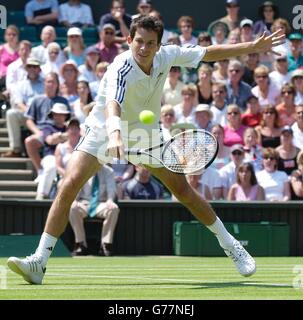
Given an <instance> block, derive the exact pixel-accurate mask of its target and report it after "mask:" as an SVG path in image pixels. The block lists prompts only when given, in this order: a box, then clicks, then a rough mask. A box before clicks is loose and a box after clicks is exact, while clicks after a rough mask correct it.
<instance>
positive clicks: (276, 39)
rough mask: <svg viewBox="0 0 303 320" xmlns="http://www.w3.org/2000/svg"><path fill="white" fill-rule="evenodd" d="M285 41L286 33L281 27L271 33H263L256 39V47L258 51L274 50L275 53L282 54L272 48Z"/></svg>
mask: <svg viewBox="0 0 303 320" xmlns="http://www.w3.org/2000/svg"><path fill="white" fill-rule="evenodd" d="M284 42H285V34H284V33H282V30H281V29H279V30H277V31H276V32H274V33H272V34H271V35H266V32H264V33H263V35H262V36H261V37H260V38H258V39H256V40H255V41H254V48H255V49H256V52H259V53H261V52H272V53H273V54H276V55H280V53H278V52H275V51H273V50H272V48H273V47H276V46H279V45H281V44H283V43H284Z"/></svg>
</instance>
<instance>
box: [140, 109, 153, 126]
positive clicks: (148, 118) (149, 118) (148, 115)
mask: <svg viewBox="0 0 303 320" xmlns="http://www.w3.org/2000/svg"><path fill="white" fill-rule="evenodd" d="M139 119H140V121H141V122H142V123H144V124H152V123H154V122H155V120H156V115H155V114H154V113H153V112H152V111H150V110H143V111H141V112H140V114H139Z"/></svg>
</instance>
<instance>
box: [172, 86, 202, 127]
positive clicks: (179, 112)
mask: <svg viewBox="0 0 303 320" xmlns="http://www.w3.org/2000/svg"><path fill="white" fill-rule="evenodd" d="M181 94H182V102H181V103H179V104H177V105H176V106H174V110H175V116H176V122H178V123H193V124H194V123H195V108H196V106H197V87H196V85H194V84H187V85H185V86H184V87H183V89H182V91H181Z"/></svg>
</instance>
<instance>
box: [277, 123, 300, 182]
mask: <svg viewBox="0 0 303 320" xmlns="http://www.w3.org/2000/svg"><path fill="white" fill-rule="evenodd" d="M292 139H293V131H292V129H291V127H289V126H284V127H283V128H282V131H281V145H280V146H278V147H277V148H276V151H277V152H278V154H279V158H278V170H280V171H284V172H285V173H286V174H287V175H288V176H290V175H291V173H292V171H293V170H295V169H297V163H296V158H297V155H298V153H299V151H300V149H299V148H297V147H295V146H294V144H293V142H292Z"/></svg>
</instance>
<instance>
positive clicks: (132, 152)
mask: <svg viewBox="0 0 303 320" xmlns="http://www.w3.org/2000/svg"><path fill="white" fill-rule="evenodd" d="M124 152H125V153H127V154H130V155H140V154H141V149H139V148H129V149H128V148H126V149H124Z"/></svg>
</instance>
